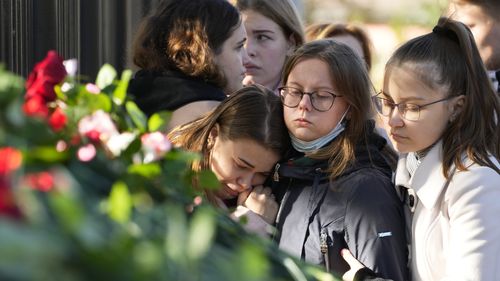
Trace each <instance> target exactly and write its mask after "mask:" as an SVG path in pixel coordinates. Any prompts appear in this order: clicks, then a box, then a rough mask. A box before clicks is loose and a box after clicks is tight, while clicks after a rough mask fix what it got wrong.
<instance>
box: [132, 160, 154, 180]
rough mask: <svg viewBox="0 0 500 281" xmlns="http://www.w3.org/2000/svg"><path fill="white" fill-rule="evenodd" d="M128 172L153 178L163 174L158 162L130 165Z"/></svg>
mask: <svg viewBox="0 0 500 281" xmlns="http://www.w3.org/2000/svg"><path fill="white" fill-rule="evenodd" d="M128 172H129V173H131V174H136V175H140V176H143V177H145V178H148V179H152V178H155V177H157V176H159V175H160V174H161V167H160V165H159V164H158V163H149V164H134V165H130V166H129V167H128Z"/></svg>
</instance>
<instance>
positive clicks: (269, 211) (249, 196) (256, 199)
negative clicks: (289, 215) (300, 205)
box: [238, 185, 278, 224]
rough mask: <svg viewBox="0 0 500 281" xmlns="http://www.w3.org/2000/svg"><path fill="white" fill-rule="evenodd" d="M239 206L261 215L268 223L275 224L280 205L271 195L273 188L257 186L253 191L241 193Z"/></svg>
mask: <svg viewBox="0 0 500 281" xmlns="http://www.w3.org/2000/svg"><path fill="white" fill-rule="evenodd" d="M238 205H242V206H245V207H247V208H248V209H249V210H251V211H252V212H254V213H256V214H258V215H260V216H261V217H262V218H263V219H264V220H265V221H266V222H267V223H269V224H273V223H274V220H275V219H276V215H277V214H278V203H276V200H275V199H274V195H273V194H272V193H271V188H269V187H263V186H262V185H259V186H256V187H254V188H253V190H248V191H245V192H242V193H240V195H239V196H238Z"/></svg>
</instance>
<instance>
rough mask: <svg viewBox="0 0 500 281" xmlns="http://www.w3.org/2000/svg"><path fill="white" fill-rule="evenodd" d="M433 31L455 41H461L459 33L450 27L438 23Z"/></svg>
mask: <svg viewBox="0 0 500 281" xmlns="http://www.w3.org/2000/svg"><path fill="white" fill-rule="evenodd" d="M432 33H434V34H436V35H438V36H443V37H446V38H448V39H450V40H452V41H453V42H456V43H459V41H458V36H457V34H455V32H453V31H451V30H450V29H448V28H444V27H442V26H439V25H436V26H434V28H433V29H432Z"/></svg>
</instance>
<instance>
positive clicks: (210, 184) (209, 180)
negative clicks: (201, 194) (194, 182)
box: [198, 170, 220, 189]
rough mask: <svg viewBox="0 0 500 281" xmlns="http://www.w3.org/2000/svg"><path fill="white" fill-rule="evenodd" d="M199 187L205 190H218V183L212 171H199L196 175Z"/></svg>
mask: <svg viewBox="0 0 500 281" xmlns="http://www.w3.org/2000/svg"><path fill="white" fill-rule="evenodd" d="M198 179H199V181H200V185H201V186H203V188H206V189H219V188H220V182H219V180H218V179H217V177H216V176H215V174H214V173H213V172H212V171H207V170H204V171H201V172H199V173H198Z"/></svg>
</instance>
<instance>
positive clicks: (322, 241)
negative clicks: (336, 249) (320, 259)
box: [319, 228, 328, 254]
mask: <svg viewBox="0 0 500 281" xmlns="http://www.w3.org/2000/svg"><path fill="white" fill-rule="evenodd" d="M327 239H328V235H327V234H326V230H325V229H324V228H322V229H321V234H320V237H319V240H320V241H319V243H320V244H319V245H320V248H321V253H322V254H326V253H327V252H328V243H327Z"/></svg>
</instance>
